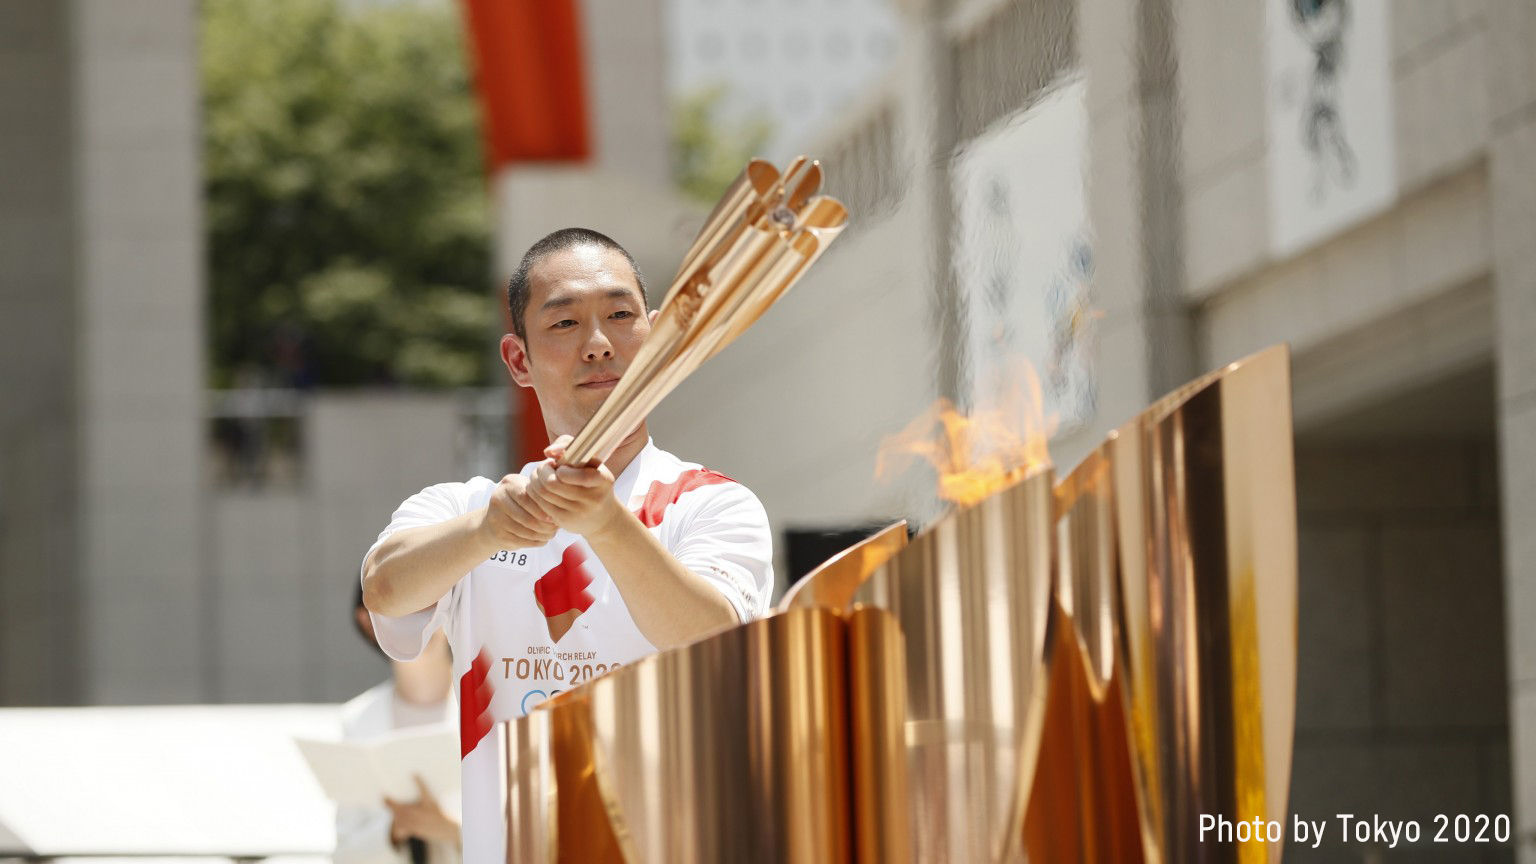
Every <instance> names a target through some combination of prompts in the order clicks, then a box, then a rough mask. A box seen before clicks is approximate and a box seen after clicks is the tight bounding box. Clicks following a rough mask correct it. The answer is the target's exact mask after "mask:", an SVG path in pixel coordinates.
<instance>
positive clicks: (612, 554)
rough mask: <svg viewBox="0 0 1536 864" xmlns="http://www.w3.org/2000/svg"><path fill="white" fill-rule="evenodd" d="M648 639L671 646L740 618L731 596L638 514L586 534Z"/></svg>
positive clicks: (656, 643)
mask: <svg viewBox="0 0 1536 864" xmlns="http://www.w3.org/2000/svg"><path fill="white" fill-rule="evenodd" d="M585 539H586V541H587V545H588V546H591V547H592V552H593V553H594V554H595V555H597V558H598V560H600V561H602V562H603V567H604V568H605V569H606V570H607V571H608V575H610V576H612V577H613V584H614V585H615V586H617V587H618V589H619V593H620V594H621V595H623V597H624V605H625V606H626V607H628V609H629V614H630V617H632V618H634V619H635V626H636V627H639V628H640V632H641V633H642V634H644V635H645V638H646V639H648V640H649V641H650V643H651V644H652V645H655V646H656V647H657V648H661V649H666V648H670V647H672V646H673V645H680V644H682V643H684V642H689V641H692V640H693V639H695V638H697V637H699V636H702V635H704V634H705V633H708V632H709V631H711V630H717V629H719V628H721V627H725V626H728V625H731V624H735V623H736V622H737V621H738V620H739V619H738V617H737V615H736V610H735V608H734V607H732V606H731V603H730V601H729V600H727V599H725V595H723V594H721V593H720V591H719V589H717V588H715V586H713V585H711V584H710V583H709V581H708V580H706V579H705V578H704V577H702V576H700V575H699V574H697V573H694V572H693V571H692V570H689V569H688V568H687V567H684V566H683V565H682V563H681V562H679V561H678V560H677V559H676V558H673V557H672V554H671V553H670V552H668V551H667V549H666V547H665V546H663V545H661V541H660V540H657V539H656V535H654V534H652V533H651V532H650V531H649V530H648V529H647V528H646V527H645V526H644V525H642V524H641V523H640V520H639V519H637V518H635V515H634V514H633V513H630V512H629V511H627V510H626V511H624V512H623V515H622V516H620V517H618V518H616V519H614V520H613V523H612V525H611V527H609V528H608V529H607V530H605V531H603V532H602V533H599V534H592V535H588V536H586V537H585Z"/></svg>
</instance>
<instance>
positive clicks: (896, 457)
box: [875, 361, 1054, 506]
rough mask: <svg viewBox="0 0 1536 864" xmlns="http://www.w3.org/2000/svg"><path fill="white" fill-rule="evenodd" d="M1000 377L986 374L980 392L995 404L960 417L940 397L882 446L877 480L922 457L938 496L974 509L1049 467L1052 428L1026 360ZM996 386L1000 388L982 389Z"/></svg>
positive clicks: (959, 414)
mask: <svg viewBox="0 0 1536 864" xmlns="http://www.w3.org/2000/svg"><path fill="white" fill-rule="evenodd" d="M1011 368H1012V371H1013V374H1010V375H1008V376H1007V377H1006V379H1000V378H999V377H998V376H991V377H990V379H989V380H987V381H985V382H984V383H983V386H982V387H980V388H978V391H977V392H978V393H981V394H988V395H993V396H995V397H996V404H995V405H994V406H987V407H984V408H981V409H978V410H975V411H973V412H972V413H971V414H969V415H966V414H962V413H961V412H959V411H958V410H956V409H955V406H954V404H953V403H951V402H950V401H949V400H948V399H943V398H941V399H939V400H938V401H937V402H935V403H934V405H933V406H932V407H931V408H929V409H928V410H927V411H925V412H923V413H922V414H921V415H919V416H918V417H917V418H916V419H914V420H913V421H912V422H911V423H908V424H907V426H906V428H905V429H902V430H901V431H900V432H898V433H896V434H895V435H891V436H889V437H887V438H885V439H884V440H882V441H881V442H880V450H879V452H878V454H877V455H876V458H875V476H876V477H877V478H879V479H882V480H886V479H889V475H891V474H893V473H895V471H896V470H899V469H900V468H905V467H906V466H907V465H909V464H910V463H911V461H912V460H913V459H914V458H919V459H923V460H925V461H927V462H928V464H930V465H932V466H933V469H934V470H935V471H937V472H938V475H939V497H940V498H942V499H943V500H945V501H950V502H953V503H956V504H959V505H961V506H966V505H970V504H975V503H977V502H978V501H981V500H982V499H984V498H986V497H987V496H988V495H991V494H992V493H994V492H996V491H997V490H999V489H1001V488H1003V487H1004V486H1007V485H1008V484H1010V483H1013V482H1014V481H1015V480H1017V479H1019V478H1020V477H1023V476H1024V475H1026V474H1028V473H1029V472H1031V471H1033V470H1035V469H1038V468H1042V467H1044V466H1046V465H1049V464H1050V453H1049V450H1048V447H1047V445H1048V443H1049V441H1050V433H1051V426H1053V425H1054V424H1049V425H1048V424H1047V421H1046V419H1045V417H1044V400H1043V399H1042V398H1041V395H1040V379H1039V378H1038V377H1037V376H1036V375H1035V370H1034V367H1033V366H1031V365H1030V364H1029V363H1028V362H1027V361H1018V362H1016V363H1014V364H1011ZM988 384H991V385H998V384H1001V385H1002V386H987V385H988Z"/></svg>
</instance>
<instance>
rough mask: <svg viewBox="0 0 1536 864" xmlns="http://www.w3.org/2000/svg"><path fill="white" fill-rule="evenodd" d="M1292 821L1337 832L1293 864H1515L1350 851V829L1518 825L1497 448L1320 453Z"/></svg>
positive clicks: (1451, 848)
mask: <svg viewBox="0 0 1536 864" xmlns="http://www.w3.org/2000/svg"><path fill="white" fill-rule="evenodd" d="M1296 475H1297V476H1296V485H1297V503H1298V508H1299V510H1300V546H1301V549H1300V552H1301V558H1300V563H1301V582H1300V607H1299V613H1300V614H1299V636H1300V655H1299V657H1298V671H1297V688H1298V692H1297V711H1296V730H1297V731H1296V755H1295V763H1294V769H1293V771H1292V791H1291V808H1290V809H1291V812H1292V813H1295V814H1297V815H1299V816H1301V817H1303V818H1307V819H1310V820H1312V821H1318V820H1323V819H1327V820H1330V825H1329V828H1328V830H1329V832H1330V833H1329V835H1328V836H1327V837H1325V840H1324V843H1323V845H1322V846H1321V847H1320V848H1318V849H1316V850H1312V849H1305V848H1301V847H1297V846H1290V847H1287V849H1286V853H1285V858H1286V860H1287V861H1296V862H1310V861H1338V862H1364V861H1373V860H1382V859H1381V858H1380V857H1373V856H1385V860H1388V861H1396V860H1412V861H1445V862H1463V861H1508V860H1513V851H1512V850H1511V849H1508V848H1506V849H1503V850H1490V849H1487V848H1485V847H1469V846H1461V845H1456V844H1449V845H1439V846H1436V845H1434V844H1430V843H1428V842H1424V843H1421V844H1420V846H1419V847H1416V848H1414V849H1404V848H1401V847H1400V848H1399V849H1397V850H1391V851H1387V850H1380V849H1377V850H1371V849H1368V848H1366V847H1363V846H1360V845H1359V844H1355V843H1352V842H1344V840H1342V839H1341V838H1340V837H1339V834H1338V820H1337V819H1336V818H1334V817H1335V814H1338V813H1354V814H1381V815H1382V817H1383V818H1390V819H1414V820H1417V821H1418V822H1419V824H1420V825H1421V826H1422V827H1423V828H1424V829H1425V830H1426V834H1425V836H1424V837H1423V840H1425V841H1428V840H1429V838H1430V837H1432V836H1433V833H1434V830H1435V828H1436V827H1437V826H1436V825H1435V823H1434V821H1433V820H1434V818H1435V816H1436V815H1437V814H1447V815H1448V816H1452V817H1454V816H1455V814H1458V813H1464V814H1467V815H1476V814H1487V815H1490V816H1492V815H1494V814H1509V813H1510V806H1511V805H1510V756H1509V738H1508V730H1509V715H1508V711H1507V704H1506V691H1505V673H1506V664H1505V656H1504V628H1503V626H1502V609H1503V586H1502V584H1501V554H1500V542H1499V539H1500V525H1499V494H1498V483H1499V480H1498V461H1497V453H1496V448H1495V446H1494V442H1493V440H1492V439H1491V438H1480V439H1466V440H1443V441H1432V442H1411V443H1410V442H1401V443H1395V444H1394V443H1382V442H1380V441H1376V442H1356V443H1330V442H1325V441H1315V440H1310V441H1309V440H1308V439H1303V440H1302V441H1301V442H1300V443H1299V446H1298V452H1297V459H1296Z"/></svg>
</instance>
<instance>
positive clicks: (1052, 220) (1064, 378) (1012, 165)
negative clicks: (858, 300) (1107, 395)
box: [953, 79, 1096, 435]
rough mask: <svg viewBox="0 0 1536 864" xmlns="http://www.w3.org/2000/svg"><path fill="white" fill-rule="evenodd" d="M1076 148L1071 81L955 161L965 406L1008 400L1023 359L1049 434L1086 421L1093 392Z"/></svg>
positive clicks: (1081, 134)
mask: <svg viewBox="0 0 1536 864" xmlns="http://www.w3.org/2000/svg"><path fill="white" fill-rule="evenodd" d="M1087 145H1088V109H1087V102H1086V84H1085V83H1084V82H1083V81H1082V80H1081V79H1077V80H1073V81H1070V82H1067V83H1065V84H1063V85H1062V86H1060V87H1058V88H1056V89H1055V90H1054V91H1053V92H1052V93H1050V94H1049V95H1047V96H1046V97H1045V98H1044V99H1042V100H1041V101H1040V102H1039V103H1037V104H1036V105H1035V106H1034V107H1032V108H1031V109H1029V110H1028V111H1026V112H1023V113H1022V114H1020V115H1019V116H1017V117H1015V118H1013V119H1011V120H1009V121H1008V122H1006V123H1004V124H1002V125H1001V126H999V127H996V128H993V129H991V130H989V131H987V132H985V133H983V134H982V135H980V136H977V138H975V139H974V140H973V141H971V142H970V144H968V145H967V146H966V148H965V150H964V152H963V153H961V155H960V156H959V157H958V158H957V159H956V160H955V164H954V187H953V188H954V190H955V192H954V194H955V210H956V228H957V235H956V238H955V244H954V255H955V269H956V276H957V278H958V279H959V284H960V290H961V291H962V293H963V294H964V295H965V297H966V306H967V309H966V318H967V320H966V324H967V330H968V334H969V336H968V342H967V348H968V352H967V353H968V355H969V360H970V367H969V369H970V374H971V404H972V407H973V408H974V409H978V410H988V409H997V408H1006V407H1008V406H1010V405H1012V404H1015V399H1014V397H1015V396H1016V395H1017V394H1016V392H1014V391H1012V388H1016V387H1018V386H1021V385H1022V384H1023V383H1024V382H1021V381H1020V380H1019V378H1020V376H1021V375H1022V369H1023V367H1024V366H1025V364H1026V363H1027V364H1028V366H1030V367H1032V368H1033V369H1034V371H1035V373H1036V374H1037V375H1038V376H1039V381H1040V391H1041V396H1042V397H1043V400H1042V401H1043V410H1044V416H1045V418H1046V419H1047V420H1048V421H1049V420H1051V419H1053V418H1054V420H1055V427H1056V428H1055V433H1056V434H1057V435H1060V434H1063V433H1066V432H1070V431H1072V430H1073V429H1076V428H1078V427H1080V426H1082V425H1083V424H1084V423H1085V422H1086V421H1087V420H1088V419H1090V418H1091V417H1092V416H1093V412H1094V403H1095V394H1096V391H1095V386H1094V375H1093V367H1092V355H1091V348H1092V346H1091V344H1090V338H1091V326H1092V322H1093V318H1094V315H1093V312H1092V307H1091V304H1090V301H1089V288H1090V280H1091V277H1092V273H1093V247H1092V244H1091V241H1090V236H1089V231H1088V216H1087V212H1088V211H1087V189H1086V185H1085V171H1086V168H1087V165H1086V162H1085V160H1086V158H1087V156H1086V154H1087ZM1004 391H1008V392H1004Z"/></svg>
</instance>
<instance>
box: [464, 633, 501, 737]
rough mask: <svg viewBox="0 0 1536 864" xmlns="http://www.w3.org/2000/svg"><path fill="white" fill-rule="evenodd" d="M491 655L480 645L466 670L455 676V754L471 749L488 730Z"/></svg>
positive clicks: (492, 695)
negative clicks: (456, 677)
mask: <svg viewBox="0 0 1536 864" xmlns="http://www.w3.org/2000/svg"><path fill="white" fill-rule="evenodd" d="M495 695H496V691H495V689H494V688H493V687H492V686H491V657H490V655H489V654H487V653H485V649H484V648H481V649H480V653H479V654H476V655H475V659H474V661H473V662H471V663H470V664H469V671H468V672H465V673H464V677H462V678H460V679H459V758H460V759H462V758H464V757H465V756H468V755H469V754H470V751H472V750H474V749H475V746H476V745H478V744H479V743H480V739H481V738H484V737H485V736H486V735H487V734H489V733H490V731H491V726H492V720H491V698H492V697H494V696H495Z"/></svg>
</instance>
